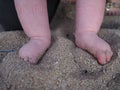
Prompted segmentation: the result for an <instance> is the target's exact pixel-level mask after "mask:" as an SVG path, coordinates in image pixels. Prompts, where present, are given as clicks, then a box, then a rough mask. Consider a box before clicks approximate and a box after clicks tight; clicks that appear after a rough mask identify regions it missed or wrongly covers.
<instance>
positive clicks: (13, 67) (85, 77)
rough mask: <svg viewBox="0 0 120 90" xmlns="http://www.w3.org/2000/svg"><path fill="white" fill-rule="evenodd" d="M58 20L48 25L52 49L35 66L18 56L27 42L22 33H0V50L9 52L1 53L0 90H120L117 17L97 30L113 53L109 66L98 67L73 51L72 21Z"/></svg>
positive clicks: (89, 57) (79, 51)
mask: <svg viewBox="0 0 120 90" xmlns="http://www.w3.org/2000/svg"><path fill="white" fill-rule="evenodd" d="M59 16H60V15H59V14H57V15H56V17H55V19H54V20H53V23H52V24H51V28H52V31H51V32H52V45H51V46H50V48H49V49H48V50H47V51H46V53H45V54H44V56H43V57H42V58H41V59H40V62H39V63H38V64H37V65H31V64H29V63H28V62H25V61H23V60H21V59H20V58H19V56H18V50H19V49H20V47H22V45H24V44H25V43H26V42H27V41H28V40H29V39H28V38H27V36H26V35H25V34H24V32H23V31H19V30H17V31H10V32H4V31H3V30H2V32H1V33H0V50H9V51H7V52H0V90H119V88H120V68H119V67H120V29H119V26H118V25H119V24H120V22H119V21H118V17H106V18H105V21H104V23H103V27H102V29H101V30H100V33H99V36H100V37H101V38H103V39H104V40H106V41H107V42H108V43H109V44H110V45H111V47H112V50H113V52H114V55H113V57H112V59H111V62H110V63H108V64H106V65H104V66H101V65H99V64H98V62H97V60H96V59H95V58H94V57H93V56H92V55H91V54H89V53H88V52H86V51H84V50H82V49H80V48H77V47H76V45H75V43H74V35H73V33H74V30H75V28H74V27H75V25H74V20H73V19H70V18H65V17H63V16H62V17H59ZM61 18H62V19H61ZM116 21H118V22H116ZM110 22H112V24H111V23H110ZM114 22H116V23H117V25H116V23H114ZM111 25H113V26H112V27H110V26H111ZM114 25H116V26H117V27H116V26H115V27H114ZM11 50H12V51H11Z"/></svg>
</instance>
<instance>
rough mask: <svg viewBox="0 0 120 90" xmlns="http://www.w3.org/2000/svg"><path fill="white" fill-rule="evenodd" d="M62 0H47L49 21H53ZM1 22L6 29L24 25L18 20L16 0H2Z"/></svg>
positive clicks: (14, 28)
mask: <svg viewBox="0 0 120 90" xmlns="http://www.w3.org/2000/svg"><path fill="white" fill-rule="evenodd" d="M59 2H60V0H47V6H48V14H49V22H51V20H52V18H53V16H54V14H55V12H56V9H57V7H58V4H59ZM0 24H1V25H2V26H3V28H5V30H7V31H9V30H19V29H22V26H21V24H20V22H19V20H18V17H17V13H16V10H15V5H14V0H0Z"/></svg>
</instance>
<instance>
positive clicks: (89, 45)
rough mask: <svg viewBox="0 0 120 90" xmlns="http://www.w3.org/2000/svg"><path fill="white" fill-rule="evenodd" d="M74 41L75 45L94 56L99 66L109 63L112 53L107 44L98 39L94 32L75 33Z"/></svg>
mask: <svg viewBox="0 0 120 90" xmlns="http://www.w3.org/2000/svg"><path fill="white" fill-rule="evenodd" d="M75 39H76V45H77V46H78V47H79V48H82V49H84V50H87V51H88V52H90V53H91V54H92V55H94V57H96V58H97V59H98V62H99V63H100V64H106V63H107V62H109V61H110V59H111V57H112V54H113V52H112V51H111V48H110V46H109V44H108V43H107V42H105V41H104V40H102V39H101V38H99V37H98V36H97V35H96V33H95V32H84V33H80V34H78V33H76V34H75Z"/></svg>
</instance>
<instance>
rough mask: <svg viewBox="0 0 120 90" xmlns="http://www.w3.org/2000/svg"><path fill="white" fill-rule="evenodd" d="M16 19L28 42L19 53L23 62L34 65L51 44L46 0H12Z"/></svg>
mask: <svg viewBox="0 0 120 90" xmlns="http://www.w3.org/2000/svg"><path fill="white" fill-rule="evenodd" d="M14 1H15V6H16V10H17V13H18V17H19V19H20V22H21V24H22V26H23V29H24V31H25V33H26V35H27V36H28V37H29V38H30V41H29V42H28V43H27V44H25V45H24V46H23V47H22V48H21V49H20V51H19V55H20V57H21V58H23V59H24V60H25V61H29V62H30V63H33V64H36V63H37V62H38V60H39V58H40V57H41V56H42V55H43V53H44V52H45V51H46V49H47V48H48V47H49V45H50V42H51V34H50V28H49V23H48V13H47V1H46V0H14Z"/></svg>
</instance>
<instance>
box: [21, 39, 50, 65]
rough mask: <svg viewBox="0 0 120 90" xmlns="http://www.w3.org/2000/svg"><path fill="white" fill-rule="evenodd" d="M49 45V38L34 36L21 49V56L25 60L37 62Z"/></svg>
mask: <svg viewBox="0 0 120 90" xmlns="http://www.w3.org/2000/svg"><path fill="white" fill-rule="evenodd" d="M49 46H50V40H49V39H45V38H41V37H33V38H31V39H30V41H29V42H28V43H27V44H25V45H24V46H23V47H22V48H21V49H20V51H19V56H20V58H22V59H23V60H25V61H28V62H30V63H32V64H36V63H37V62H38V60H39V59H40V57H41V56H42V55H43V54H44V53H45V51H46V49H48V47H49Z"/></svg>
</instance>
